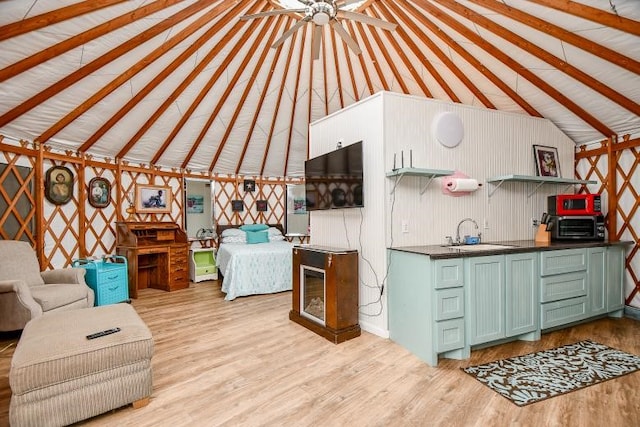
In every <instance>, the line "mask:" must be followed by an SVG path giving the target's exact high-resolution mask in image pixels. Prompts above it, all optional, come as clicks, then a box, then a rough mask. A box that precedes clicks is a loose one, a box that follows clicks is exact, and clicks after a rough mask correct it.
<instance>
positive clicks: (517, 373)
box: [462, 340, 640, 406]
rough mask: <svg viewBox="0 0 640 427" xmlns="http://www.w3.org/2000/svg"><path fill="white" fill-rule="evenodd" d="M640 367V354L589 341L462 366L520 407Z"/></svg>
mask: <svg viewBox="0 0 640 427" xmlns="http://www.w3.org/2000/svg"><path fill="white" fill-rule="evenodd" d="M639 369H640V357H638V356H636V355H633V354H629V353H625V352H624V351H620V350H616V349H613V348H611V347H607V346H606V345H602V344H598V343H597V342H594V341H590V340H586V341H580V342H577V343H575V344H569V345H564V346H562V347H558V348H553V349H551V350H545V351H540V352H537V353H530V354H525V355H524V356H517V357H511V358H509V359H503V360H497V361H495V362H491V363H487V364H484V365H477V366H470V367H468V368H462V370H463V371H464V372H466V373H467V374H469V375H471V376H473V377H474V378H475V379H477V380H478V381H480V382H482V383H484V384H485V385H486V386H488V387H490V388H491V389H492V390H493V391H495V392H497V393H500V394H501V395H502V396H504V397H506V398H507V399H509V400H511V401H512V402H513V403H515V404H516V405H518V406H525V405H528V404H530V403H534V402H538V401H540V400H544V399H548V398H550V397H554V396H558V395H560V394H564V393H569V392H570V391H574V390H578V389H580V388H582V387H588V386H590V385H594V384H598V383H600V382H603V381H607V380H610V379H613V378H616V377H619V376H622V375H626V374H630V373H632V372H635V371H637V370H639Z"/></svg>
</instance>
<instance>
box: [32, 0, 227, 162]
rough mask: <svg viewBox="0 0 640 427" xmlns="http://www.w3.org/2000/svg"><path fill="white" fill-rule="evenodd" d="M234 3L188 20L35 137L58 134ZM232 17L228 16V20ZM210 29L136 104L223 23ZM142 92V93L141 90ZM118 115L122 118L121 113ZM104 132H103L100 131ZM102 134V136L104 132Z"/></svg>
mask: <svg viewBox="0 0 640 427" xmlns="http://www.w3.org/2000/svg"><path fill="white" fill-rule="evenodd" d="M231 5H232V3H221V4H219V5H218V6H216V7H214V8H213V9H211V10H209V11H207V13H205V14H203V15H202V16H201V17H199V18H198V19H197V20H195V21H194V22H192V23H191V24H189V25H188V26H187V27H186V28H184V29H183V30H182V31H180V32H179V33H177V34H176V35H175V36H173V37H170V38H168V39H167V40H166V41H165V42H164V43H162V44H161V45H160V46H158V47H157V48H156V49H154V50H153V51H151V52H150V53H149V54H148V55H146V56H145V57H144V58H142V59H140V60H139V61H138V62H136V63H135V64H133V65H132V66H131V67H129V68H128V69H127V70H126V71H124V72H123V73H121V74H120V75H119V76H118V77H116V78H115V79H113V80H112V81H111V82H109V83H108V84H106V85H105V86H103V87H102V88H100V89H99V90H97V91H96V92H95V93H94V94H93V95H91V96H90V97H89V98H88V99H87V100H85V101H84V102H82V103H81V104H80V105H78V106H77V107H76V108H74V109H73V110H72V111H71V112H69V113H68V114H67V115H65V116H64V117H63V118H62V119H60V120H58V121H57V122H56V123H54V124H53V125H52V126H51V127H49V128H48V129H47V130H45V131H44V132H43V133H42V134H41V135H40V136H38V137H37V138H36V141H39V142H46V141H48V140H49V139H51V138H52V137H53V136H55V135H56V134H57V133H58V132H60V131H61V130H62V129H64V128H65V127H67V126H68V125H69V124H70V123H72V122H73V121H74V120H76V119H77V118H78V117H80V116H81V115H82V114H84V113H85V112H87V111H88V110H89V109H91V108H92V107H93V106H95V105H96V104H97V103H98V102H100V101H101V100H103V99H104V98H106V97H107V96H108V95H110V94H111V93H113V92H114V91H115V90H116V89H118V88H119V87H120V86H122V85H123V84H125V83H126V82H128V81H130V80H131V79H132V78H133V77H134V76H135V75H136V74H138V73H140V72H141V71H142V70H144V69H145V68H146V67H148V66H149V65H151V64H152V63H153V62H155V61H156V60H158V59H159V58H161V57H162V56H163V55H164V54H166V53H167V52H169V51H170V50H171V49H173V48H174V47H176V46H177V45H178V44H179V43H181V42H183V41H184V40H185V39H187V38H188V37H190V36H191V35H192V34H193V33H195V32H197V31H198V30H200V29H201V28H202V27H203V26H205V25H206V24H207V23H209V22H211V21H212V20H213V19H214V18H216V17H218V16H220V14H222V13H224V12H225V11H226V10H227V9H229V7H230V6H231ZM228 20H229V17H227V21H228ZM212 28H213V30H212V29H210V30H209V31H207V32H206V33H205V35H203V36H201V37H200V38H198V40H197V42H195V43H192V44H191V45H189V46H188V47H187V49H186V50H185V51H184V52H182V53H181V54H180V55H179V56H178V57H177V58H176V59H174V60H173V61H172V62H171V63H170V64H169V65H168V66H167V67H165V68H164V69H163V70H162V71H161V72H160V73H158V74H157V75H156V76H155V77H154V78H153V80H152V83H150V84H147V85H146V86H145V88H144V89H143V90H142V91H141V92H143V94H142V95H140V96H137V97H134V99H135V101H136V102H135V104H137V103H138V102H139V101H140V100H141V99H142V97H144V96H145V95H147V94H148V93H150V92H151V91H152V90H153V89H154V88H155V87H156V86H157V85H159V84H160V83H161V82H162V81H163V80H165V79H166V78H167V77H168V76H169V75H170V74H171V73H172V72H173V71H174V70H175V69H177V68H178V67H179V66H180V65H182V63H183V62H184V61H186V60H187V59H188V58H189V57H190V56H191V55H193V53H195V52H196V51H197V50H198V47H199V46H201V45H202V44H203V43H205V42H206V41H207V40H209V39H210V38H211V37H213V36H214V35H215V33H217V32H218V31H219V30H220V29H221V28H222V25H215V26H214V27H212ZM139 94H140V93H139ZM134 99H132V100H130V101H129V103H131V102H132V101H134ZM135 104H134V105H135ZM119 118H122V115H120V117H119ZM101 135H102V134H101ZM101 135H100V136H101ZM94 142H95V140H92V141H91V142H89V141H85V143H84V144H83V145H82V146H81V150H80V151H85V150H86V149H87V148H89V147H91V145H93V143H94Z"/></svg>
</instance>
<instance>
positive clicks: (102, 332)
mask: <svg viewBox="0 0 640 427" xmlns="http://www.w3.org/2000/svg"><path fill="white" fill-rule="evenodd" d="M116 332H120V328H113V329H107V330H105V331H100V332H96V333H95V334H89V335H87V339H88V340H92V339H94V338H100V337H103V336H105V335H111V334H115V333H116Z"/></svg>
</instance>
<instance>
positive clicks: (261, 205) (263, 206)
mask: <svg viewBox="0 0 640 427" xmlns="http://www.w3.org/2000/svg"><path fill="white" fill-rule="evenodd" d="M256 210H257V211H258V212H266V211H267V201H266V200H256Z"/></svg>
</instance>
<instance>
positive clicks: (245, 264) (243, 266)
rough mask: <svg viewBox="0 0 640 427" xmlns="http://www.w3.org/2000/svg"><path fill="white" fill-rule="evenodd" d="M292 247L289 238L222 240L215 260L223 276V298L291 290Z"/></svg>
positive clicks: (229, 299)
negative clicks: (244, 240) (265, 241)
mask: <svg viewBox="0 0 640 427" xmlns="http://www.w3.org/2000/svg"><path fill="white" fill-rule="evenodd" d="M292 249H293V243H289V242H269V243H258V244H253V245H250V244H241V243H223V244H221V245H220V248H219V249H218V253H217V255H216V263H217V264H218V268H219V269H220V271H221V272H222V274H223V276H224V278H223V280H222V292H224V293H226V294H227V295H226V296H225V298H224V299H225V300H228V301H231V300H233V299H235V298H236V297H240V296H245V295H255V294H270V293H274V292H282V291H288V290H291V289H292V288H293V286H292V264H293V253H292Z"/></svg>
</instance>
